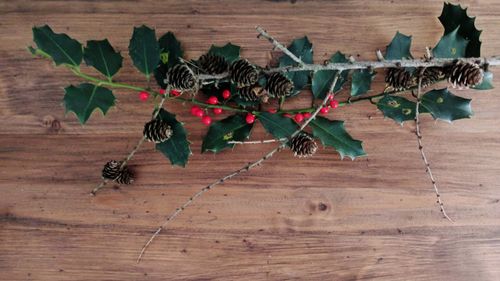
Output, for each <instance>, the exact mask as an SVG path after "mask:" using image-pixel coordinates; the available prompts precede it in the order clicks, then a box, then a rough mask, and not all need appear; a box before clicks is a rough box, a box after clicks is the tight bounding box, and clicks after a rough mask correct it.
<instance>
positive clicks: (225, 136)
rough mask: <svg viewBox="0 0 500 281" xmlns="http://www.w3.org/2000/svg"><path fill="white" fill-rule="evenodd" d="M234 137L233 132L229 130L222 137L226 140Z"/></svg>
mask: <svg viewBox="0 0 500 281" xmlns="http://www.w3.org/2000/svg"><path fill="white" fill-rule="evenodd" d="M232 138H233V132H229V133H227V134H225V135H224V137H222V139H223V140H225V141H228V140H231V139H232Z"/></svg>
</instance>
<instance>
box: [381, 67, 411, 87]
mask: <svg viewBox="0 0 500 281" xmlns="http://www.w3.org/2000/svg"><path fill="white" fill-rule="evenodd" d="M385 82H386V83H387V87H391V88H393V89H394V90H395V91H401V90H404V89H408V88H410V87H411V86H412V85H415V80H414V78H413V77H412V75H411V73H410V72H408V71H406V69H404V68H401V67H391V68H388V69H387V73H386V75H385Z"/></svg>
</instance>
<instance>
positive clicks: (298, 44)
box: [279, 36, 313, 96]
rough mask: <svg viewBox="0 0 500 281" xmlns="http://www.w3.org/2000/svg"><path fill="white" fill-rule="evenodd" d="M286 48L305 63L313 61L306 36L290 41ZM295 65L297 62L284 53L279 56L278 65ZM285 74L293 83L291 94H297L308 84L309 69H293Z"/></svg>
mask: <svg viewBox="0 0 500 281" xmlns="http://www.w3.org/2000/svg"><path fill="white" fill-rule="evenodd" d="M288 50H290V52H292V54H294V55H295V56H297V57H298V58H300V59H301V60H302V61H303V62H305V63H312V62H313V50H312V43H311V42H310V41H309V39H308V38H307V36H304V37H302V38H298V39H295V40H293V41H292V43H291V44H290V45H289V46H288ZM290 65H297V62H295V61H294V60H292V59H291V58H290V57H288V56H287V55H286V54H284V55H283V56H281V57H280V59H279V66H280V67H282V66H290ZM285 75H286V76H287V77H288V78H289V79H290V80H292V81H293V85H294V93H293V94H292V96H294V95H296V94H298V93H299V92H300V91H301V90H302V89H304V87H305V86H307V85H308V84H309V76H310V75H311V72H310V71H294V72H287V73H285Z"/></svg>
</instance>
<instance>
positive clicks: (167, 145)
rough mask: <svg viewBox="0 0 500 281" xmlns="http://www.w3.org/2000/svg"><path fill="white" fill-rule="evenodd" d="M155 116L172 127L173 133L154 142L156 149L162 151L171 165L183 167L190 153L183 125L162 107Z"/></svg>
mask: <svg viewBox="0 0 500 281" xmlns="http://www.w3.org/2000/svg"><path fill="white" fill-rule="evenodd" d="M157 118H158V119H161V120H164V121H166V122H167V123H168V124H169V125H170V127H171V128H172V131H173V134H172V137H170V138H169V139H168V140H166V141H164V142H162V143H158V144H156V149H157V150H159V151H160V152H161V153H163V155H165V156H166V157H167V158H168V159H169V160H170V163H171V164H172V165H178V166H181V167H185V166H186V164H187V162H188V158H189V155H191V154H192V153H191V149H190V148H189V141H188V139H187V132H186V130H185V129H184V126H183V125H182V123H181V122H179V121H177V119H175V115H174V114H172V113H170V112H168V111H166V110H165V109H163V108H161V109H160V113H159V114H158V117H157Z"/></svg>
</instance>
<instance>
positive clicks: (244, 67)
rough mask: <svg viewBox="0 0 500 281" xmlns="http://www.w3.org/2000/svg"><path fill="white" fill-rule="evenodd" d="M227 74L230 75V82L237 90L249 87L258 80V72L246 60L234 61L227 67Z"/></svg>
mask: <svg viewBox="0 0 500 281" xmlns="http://www.w3.org/2000/svg"><path fill="white" fill-rule="evenodd" d="M229 72H230V73H231V80H232V81H233V82H234V83H236V84H237V86H238V87H239V88H242V87H247V86H251V85H253V84H255V83H256V82H257V80H258V79H259V71H258V70H257V68H256V67H255V66H254V65H252V64H251V63H250V62H248V61H247V60H246V59H239V60H236V61H234V62H233V63H232V64H231V66H230V67H229Z"/></svg>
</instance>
